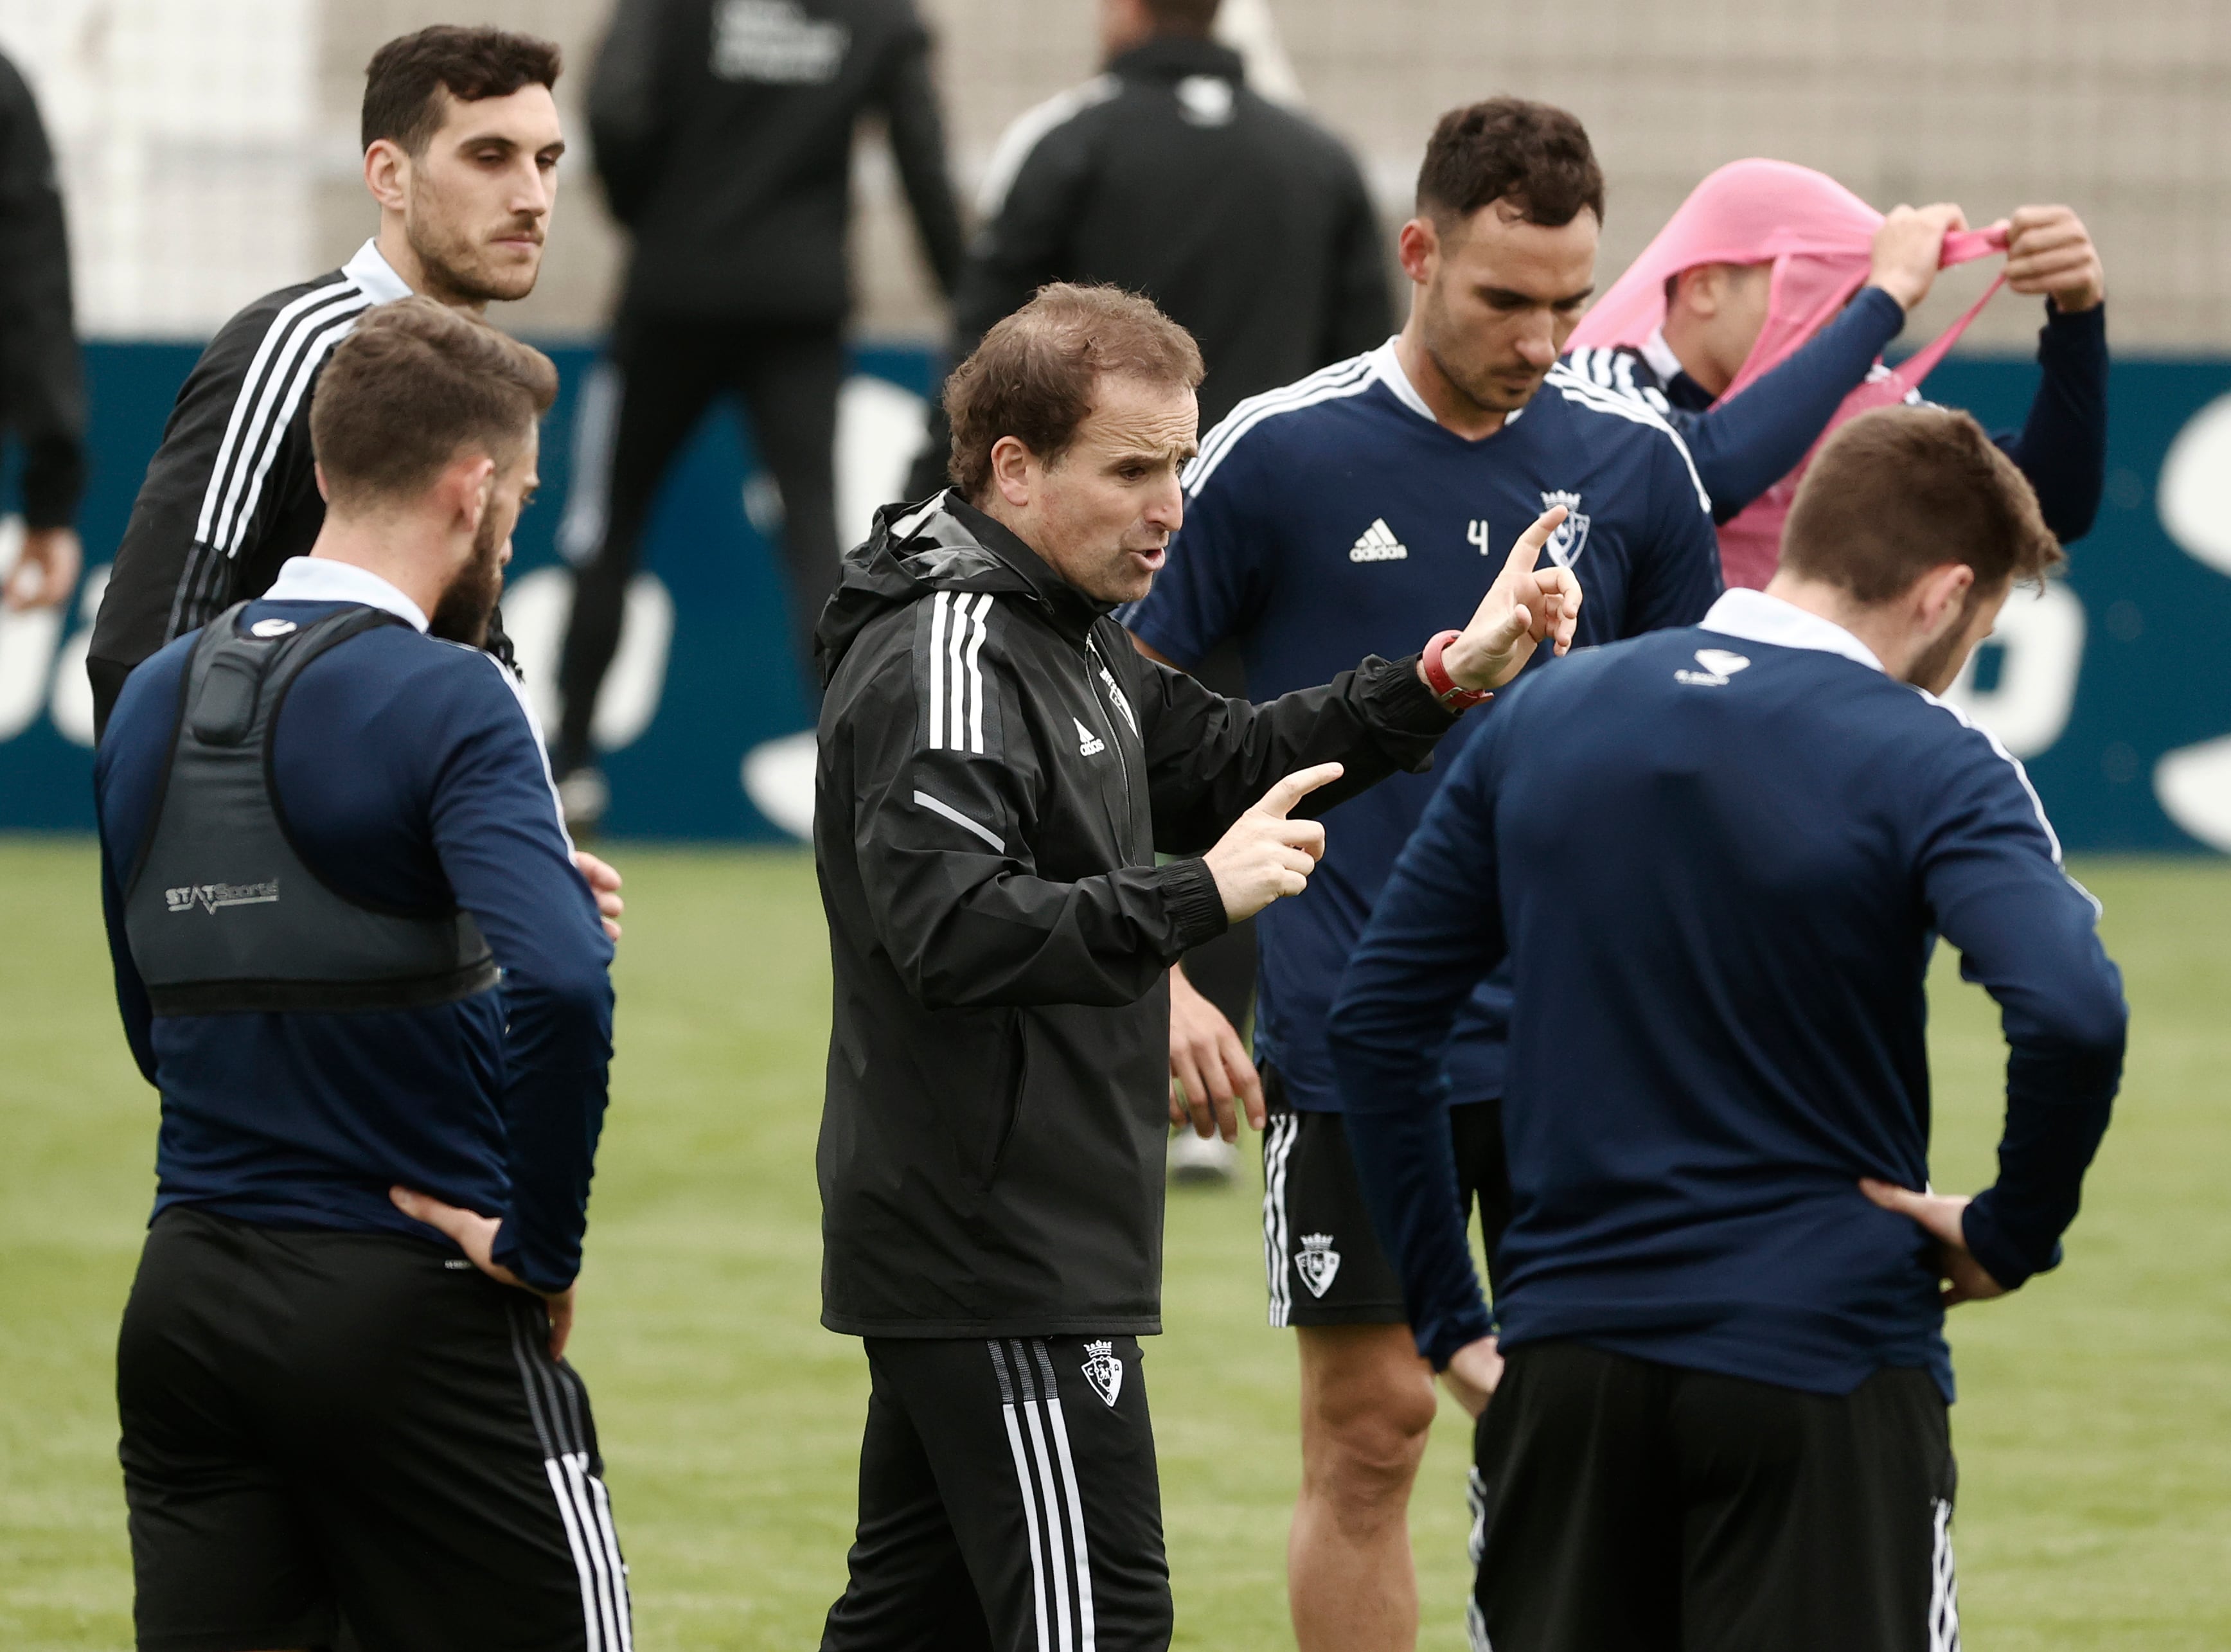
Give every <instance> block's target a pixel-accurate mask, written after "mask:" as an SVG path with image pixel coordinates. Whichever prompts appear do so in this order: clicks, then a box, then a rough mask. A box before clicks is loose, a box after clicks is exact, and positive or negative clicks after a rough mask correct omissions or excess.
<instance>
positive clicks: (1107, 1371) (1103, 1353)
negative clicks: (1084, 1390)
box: [1077, 1342, 1123, 1406]
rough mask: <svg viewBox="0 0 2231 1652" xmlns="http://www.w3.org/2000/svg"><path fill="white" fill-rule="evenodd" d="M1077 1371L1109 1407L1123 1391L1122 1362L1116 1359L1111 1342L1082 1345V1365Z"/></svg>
mask: <svg viewBox="0 0 2231 1652" xmlns="http://www.w3.org/2000/svg"><path fill="white" fill-rule="evenodd" d="M1077 1369H1078V1370H1079V1371H1083V1373H1084V1380H1085V1381H1086V1382H1088V1383H1090V1384H1092V1391H1093V1392H1094V1393H1096V1394H1097V1395H1099V1396H1100V1397H1101V1399H1102V1400H1103V1402H1104V1403H1105V1404H1109V1405H1111V1406H1112V1405H1114V1404H1115V1397H1116V1396H1117V1395H1118V1394H1120V1393H1122V1391H1123V1362H1122V1360H1120V1359H1118V1358H1116V1357H1115V1344H1114V1343H1112V1342H1088V1343H1086V1344H1085V1345H1084V1363H1083V1365H1080V1366H1078V1367H1077Z"/></svg>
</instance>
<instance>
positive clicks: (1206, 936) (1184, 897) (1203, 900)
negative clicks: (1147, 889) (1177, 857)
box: [1155, 856, 1232, 958]
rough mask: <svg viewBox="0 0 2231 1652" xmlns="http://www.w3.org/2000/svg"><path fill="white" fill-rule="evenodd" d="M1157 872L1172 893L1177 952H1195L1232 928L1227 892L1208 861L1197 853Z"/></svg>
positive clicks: (1170, 894)
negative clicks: (1227, 911) (1226, 898)
mask: <svg viewBox="0 0 2231 1652" xmlns="http://www.w3.org/2000/svg"><path fill="white" fill-rule="evenodd" d="M1155 875H1156V876H1157V877H1158V878H1160V879H1161V883H1162V887H1163V888H1164V890H1165V891H1166V892H1167V894H1168V896H1169V903H1170V919H1171V921H1172V923H1173V924H1174V926H1175V928H1176V937H1175V939H1176V945H1177V952H1176V953H1174V954H1173V955H1172V956H1173V958H1175V957H1176V956H1178V955H1180V954H1183V953H1185V952H1191V951H1192V950H1193V948H1194V947H1196V946H1198V945H1200V944H1201V943H1202V942H1203V941H1206V940H1214V939H1216V938H1217V937H1218V936H1219V935H1221V934H1222V933H1223V932H1225V930H1227V929H1229V928H1231V927H1232V920H1231V919H1230V918H1228V917H1226V916H1225V911H1224V892H1223V891H1222V890H1220V889H1219V888H1218V887H1216V874H1214V873H1212V872H1211V871H1210V870H1209V869H1208V862H1207V861H1204V860H1201V859H1200V858H1199V857H1198V856H1195V857H1193V858H1192V859H1189V860H1183V861H1169V862H1168V863H1167V864H1166V865H1163V866H1161V867H1158V868H1155Z"/></svg>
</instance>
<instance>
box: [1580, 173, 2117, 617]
mask: <svg viewBox="0 0 2231 1652" xmlns="http://www.w3.org/2000/svg"><path fill="white" fill-rule="evenodd" d="M2001 254H2004V255H2005V257H2006V263H2005V267H2004V268H2003V269H2001V272H2000V274H1999V276H1998V279H1997V280H1996V281H1994V282H1993V283H1992V285H1991V287H1990V288H1989V290H1988V291H1986V292H1985V294H1983V296H1982V299H1980V300H1977V301H1976V304H1975V305H1974V306H1973V307H1970V308H1969V310H1968V311H1967V312H1966V313H1964V314H1963V315H1962V316H1961V317H1960V319H1958V320H1956V322H1954V323H1953V324H1952V326H1950V327H1949V328H1947V329H1946V330H1945V332H1943V334H1942V335H1940V336H1939V337H1938V338H1937V339H1936V340H1934V341H1933V342H1932V343H1930V345H1927V346H1925V347H1924V349H1922V350H1921V351H1919V352H1917V353H1916V354H1915V355H1913V356H1911V357H1910V358H1907V359H1906V360H1905V361H1904V362H1903V363H1902V364H1900V365H1898V367H1896V368H1895V369H1889V368H1885V366H1884V365H1883V363H1882V360H1881V355H1882V352H1883V350H1884V349H1885V346H1887V345H1889V344H1890V342H1891V341H1892V339H1895V338H1896V337H1897V336H1898V332H1900V330H1901V329H1902V328H1903V327H1904V325H1905V318H1906V313H1907V312H1908V311H1910V310H1911V308H1912V307H1914V306H1915V305H1916V304H1917V303H1919V302H1920V300H1922V298H1923V297H1924V296H1925V295H1926V294H1927V293H1928V291H1929V288H1930V284H1931V282H1932V281H1934V280H1935V278H1936V274H1937V271H1938V270H1939V269H1940V268H1950V266H1952V265H1954V264H1960V263H1966V262H1969V261H1971V260H1975V259H1979V258H1988V257H1995V256H1998V255H2001ZM2002 285H2003V286H2007V287H2012V288H2013V289H2014V291H2015V292H2017V293H2027V294H2041V295H2044V296H2046V298H2047V304H2046V324H2045V327H2044V329H2043V331H2042V332H2040V334H2039V338H2038V365H2039V366H2040V369H2041V370H2042V374H2043V377H2042V380H2041V382H2040V384H2039V386H2038V390H2037V395H2036V397H2035V398H2034V400H2033V401H2032V403H2031V404H2030V410H2029V417H2028V419H2027V423H2024V425H2023V427H2022V428H2021V430H2020V431H2018V432H2016V431H2008V432H2001V433H1998V434H1997V435H1996V436H1995V440H1996V442H1998V445H1999V446H2000V447H2001V448H2003V449H2004V450H2005V451H2006V453H2007V455H2008V457H2010V458H2012V459H2013V460H2014V462H2015V463H2016V464H2017V465H2018V466H2019V467H2020V468H2021V471H2022V473H2023V474H2025V475H2026V476H2027V477H2028V479H2029V481H2030V485H2031V486H2032V487H2034V488H2035V489H2036V490H2037V494H2038V502H2039V504H2040V506H2041V507H2042V508H2043V511H2044V514H2045V519H2046V524H2047V526H2048V527H2050V528H2051V529H2052V530H2053V533H2054V534H2055V535H2056V536H2057V537H2058V538H2059V539H2060V540H2061V541H2062V542H2063V543H2064V544H2066V543H2067V542H2069V541H2071V540H2073V539H2079V538H2081V537H2082V536H2083V535H2084V534H2085V533H2086V532H2088V531H2089V530H2090V528H2091V526H2092V517H2093V515H2094V514H2095V513H2097V511H2098V504H2099V494H2100V489H2101V487H2102V485H2103V483H2104V480H2105V469H2106V429H2107V334H2106V311H2105V301H2104V300H2105V276H2104V274H2103V272H2102V269H2101V266H2100V261H2099V255H2098V251H2097V250H2096V249H2095V248H2093V246H2092V238H2091V236H2090V235H2089V234H2088V233H2087V232H2086V229H2085V228H2084V225H2083V223H2082V222H2081V221H2080V220H2079V219H2078V217H2077V216H2076V215H2075V213H2074V212H2073V211H2071V210H2069V209H2068V208H2066V207H2064V206H2026V207H2021V208H2019V209H2017V210H2015V211H2014V214H2013V215H2012V216H2009V217H2008V218H2004V219H2001V221H1999V222H1998V223H1995V224H1992V225H1990V226H1989V227H1988V228H1986V229H1972V230H1971V229H1969V228H1968V227H1967V220H1966V217H1965V216H1964V215H1963V213H1962V212H1961V210H1960V209H1959V208H1958V207H1956V206H1951V205H1947V204H1939V205H1936V206H1928V207H1922V208H1919V209H1916V208H1912V207H1906V206H1901V207H1898V208H1896V209H1895V210H1892V212H1891V213H1890V215H1889V216H1887V217H1885V216H1884V215H1883V214H1881V213H1879V212H1877V211H1876V210H1874V209H1873V208H1872V207H1870V206H1869V205H1867V203H1866V202H1864V201H1862V200H1860V199H1859V197H1857V196H1856V195H1853V193H1852V192H1851V191H1850V190H1847V189H1846V188H1845V187H1844V186H1843V185H1842V184H1839V183H1837V182H1836V181H1835V180H1834V179H1833V178H1831V177H1827V176H1826V175H1825V174H1823V173H1820V172H1816V171H1813V170H1811V169H1810V168H1808V167H1803V166H1795V165H1790V164H1789V163H1788V162H1786V161H1774V160H1741V161H1735V162H1732V163H1730V165H1725V166H1723V167H1721V168H1720V169H1719V170H1718V171H1715V172H1713V173H1712V174H1710V176H1709V177H1706V178H1705V179H1704V182H1703V183H1701V184H1698V186H1697V188H1696V189H1695V190H1694V191H1692V192H1691V195H1690V197H1689V198H1688V199H1687V200H1686V201H1685V202H1684V203H1682V204H1681V207H1680V209H1679V210H1678V211H1676V212H1675V213H1674V215H1673V216H1672V218H1671V219H1670V220H1669V221H1668V222H1667V223H1666V225H1665V228H1664V229H1661V230H1659V233H1658V236H1657V237H1656V239H1654V240H1653V241H1652V242H1651V243H1650V245H1649V246H1648V247H1646V248H1644V249H1643V252H1642V255H1641V256H1640V257H1639V258H1637V259H1636V260H1635V261H1634V262H1633V265H1632V266H1630V267H1629V268H1628V269H1627V271H1626V274H1624V275H1622V276H1621V277H1620V279H1619V281H1617V282H1615V283H1614V284H1613V287H1612V288H1611V290H1610V291H1609V292H1607V293H1606V294H1604V296H1603V297H1602V298H1601V300H1598V301H1597V302H1596V304H1595V305H1594V307H1592V308H1591V309H1590V310H1589V312H1588V314H1587V315H1586V316H1584V317H1583V318H1582V319H1581V323H1580V326H1578V327H1577V328H1576V329H1575V331H1574V334H1573V339H1572V345H1571V354H1570V357H1569V360H1570V362H1571V365H1573V367H1574V368H1575V370H1576V371H1580V372H1581V373H1582V374H1584V375H1586V376H1587V377H1588V378H1591V379H1593V380H1594V381H1595V382H1596V383H1597V384H1600V385H1602V386H1603V387H1605V388H1607V389H1611V390H1620V391H1623V392H1625V393H1626V394H1628V395H1631V396H1633V397H1637V398H1638V399H1639V400H1640V401H1642V402H1644V403H1647V404H1648V405H1649V406H1651V407H1652V408H1653V409H1655V410H1657V411H1658V412H1659V413H1660V414H1662V415H1663V416H1665V417H1666V418H1667V419H1668V420H1669V421H1670V422H1671V423H1672V424H1673V425H1674V427H1675V428H1676V429H1678V430H1679V431H1680V432H1681V434H1682V436H1683V437H1684V438H1685V440H1686V441H1687V442H1688V444H1689V448H1690V450H1691V454H1692V455H1693V456H1694V458H1695V460H1696V463H1697V469H1698V474H1699V475H1700V476H1701V477H1702V478H1703V480H1704V487H1705V489H1706V491H1707V492H1709V493H1710V494H1711V497H1712V515H1713V519H1714V520H1715V521H1716V522H1717V523H1718V525H1719V532H1720V551H1721V561H1722V565H1723V569H1724V571H1725V573H1726V577H1727V582H1728V584H1730V585H1743V586H1750V587H1754V588H1756V587H1758V586H1762V585H1764V584H1766V582H1767V580H1768V578H1770V577H1771V576H1772V574H1773V572H1774V569H1775V562H1776V560H1777V557H1778V550H1779V546H1780V543H1781V537H1782V519H1783V517H1784V516H1785V515H1787V514H1788V508H1789V500H1790V498H1791V496H1792V495H1793V494H1795V490H1796V487H1797V482H1798V479H1799V478H1800V477H1801V476H1802V475H1803V474H1804V468H1805V464H1806V462H1807V458H1808V457H1809V455H1810V454H1811V452H1812V450H1813V448H1814V447H1815V446H1816V445H1817V443H1818V442H1819V441H1820V438H1821V437H1822V436H1825V435H1826V434H1827V432H1828V431H1829V430H1831V429H1834V428H1835V427H1836V426H1837V425H1838V424H1840V423H1842V422H1843V421H1844V420H1845V419H1846V418H1849V417H1851V416H1853V414H1855V413H1858V412H1860V411H1863V410H1866V408H1869V407H1875V406H1880V405H1882V404H1884V403H1888V402H1893V401H1898V400H1918V399H1919V386H1920V384H1921V382H1922V380H1923V379H1924V378H1925V377H1926V376H1927V374H1928V373H1929V371H1930V369H1932V368H1933V367H1935V366H1936V365H1937V361H1938V359H1939V358H1941V357H1942V356H1943V354H1944V352H1946V351H1947V350H1949V349H1950V347H1951V346H1952V345H1953V344H1954V343H1956V341H1957V340H1958V339H1959V337H1960V335H1961V333H1962V332H1964V331H1965V330H1966V328H1967V326H1968V324H1969V322H1971V321H1972V320H1974V319H1975V318H1976V315H1977V314H1978V313H1981V311H1982V307H1983V306H1984V304H1986V303H1988V302H1989V300H1990V299H1991V297H1992V296H1993V295H1994V294H1995V293H1996V292H1997V291H1998V289H1999V287H2001V286H2002Z"/></svg>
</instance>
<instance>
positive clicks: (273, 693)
mask: <svg viewBox="0 0 2231 1652" xmlns="http://www.w3.org/2000/svg"><path fill="white" fill-rule="evenodd" d="M247 606H248V604H247V603H238V604H236V605H235V606H234V607H232V608H230V609H228V610H226V611H225V612H224V613H223V614H221V615H219V616H217V618H216V619H215V620H213V621H211V622H210V624H209V626H208V627H207V628H206V629H204V631H203V632H202V635H201V638H200V640H199V641H198V642H197V643H196V644H195V645H194V651H193V656H192V658H191V660H190V661H188V663H187V667H186V674H185V680H184V689H183V692H182V693H181V694H180V695H179V702H178V724H177V727H176V730H175V732H174V733H173V734H172V736H171V762H170V767H169V770H168V771H167V773H166V775H165V780H164V786H163V791H162V797H161V801H160V802H159V803H158V804H157V806H156V810H155V813H154V816H153V819H152V823H151V824H150V825H149V827H148V829H147V836H146V842H144V843H143V844H142V845H141V847H140V850H139V858H138V860H137V861H136V862H135V863H134V865H133V868H132V871H131V874H130V876H129V878H128V880H127V881H126V885H125V895H124V908H125V931H126V935H127V937H128V938H129V939H130V942H131V946H132V957H133V962H134V963H136V964H137V965H139V973H140V976H141V978H143V979H144V980H145V981H146V985H147V993H148V997H149V999H150V1001H151V1003H152V1008H153V1010H154V1012H155V1013H156V1014H157V1015H158V1016H193V1015H218V1014H223V1013H226V1012H229V1011H237V1010H326V1011H334V1010H340V1011H347V1010H411V1009H418V1008H422V1007H424V1006H426V1005H430V1004H437V1003H454V1002H456V1000H458V999H460V998H465V997H471V996H472V995H473V994H474V993H476V992H482V991H486V990H487V989H488V988H489V987H491V986H494V985H495V983H496V978H497V971H496V967H495V958H493V956H492V955H491V954H490V952H489V951H488V942H487V941H486V939H483V938H482V934H481V932H480V927H479V926H478V925H476V924H475V923H474V921H473V920H472V916H471V914H470V913H465V912H461V911H459V910H457V909H456V907H450V908H449V910H447V911H443V912H431V913H411V912H401V911H395V910H391V909H387V908H383V907H374V906H372V905H370V904H367V903H366V902H364V901H361V900H354V899H352V898H351V897H350V896H347V895H345V894H341V893H340V891H339V890H337V889H335V888H333V887H332V886H331V885H330V884H328V883H327V882H326V881H324V880H323V879H321V878H320V877H319V876H318V874H316V873H315V872H314V871H312V870H311V869H310V868H309V866H308V865H307V863H306V862H305V861H303V859H302V857H301V855H298V854H296V853H295V850H294V843H293V842H292V841H291V840H290V839H289V837H288V832H287V825H286V820H285V817H284V816H282V815H281V811H280V808H279V803H278V799H277V797H275V794H274V791H273V788H272V755H271V753H272V737H273V733H274V731H275V730H276V728H277V727H278V723H279V711H280V707H281V706H283V705H284V704H285V703H286V699H287V691H288V689H289V688H291V687H293V686H294V681H295V679H296V678H298V677H299V676H301V674H302V670H303V668H304V667H306V666H307V665H308V664H309V663H310V662H311V661H313V660H314V659H316V658H317V657H318V656H319V655H321V654H324V653H326V652H327V650H328V649H336V648H340V647H341V646H342V645H343V644H345V643H346V642H348V641H349V640H350V639H351V638H352V637H356V636H362V635H363V634H364V633H365V632H366V631H368V630H370V629H372V628H373V627H374V626H378V625H395V624H400V623H402V622H400V621H399V620H397V619H396V618H395V617H394V616H392V615H390V614H385V613H383V612H381V611H380V610H378V609H369V608H354V607H352V608H348V609H346V610H342V611H341V612H340V613H338V614H333V615H330V616H327V617H325V618H322V619H319V620H315V621H313V622H312V623H309V624H308V625H297V624H296V623H294V621H292V620H285V619H263V620H258V621H257V622H256V623H255V624H254V625H253V626H251V627H249V629H248V630H247V631H246V632H241V631H240V630H239V629H238V625H239V619H240V614H241V610H243V609H244V608H246V607H247ZM334 760H335V761H340V762H345V761H346V760H347V758H346V754H340V753H337V754H335V757H334Z"/></svg>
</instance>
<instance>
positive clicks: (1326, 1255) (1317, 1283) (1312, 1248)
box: [1294, 1233, 1340, 1296]
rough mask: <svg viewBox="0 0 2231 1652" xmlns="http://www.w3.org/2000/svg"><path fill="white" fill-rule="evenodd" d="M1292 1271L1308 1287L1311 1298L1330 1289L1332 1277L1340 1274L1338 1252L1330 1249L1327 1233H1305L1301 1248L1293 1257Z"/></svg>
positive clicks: (1330, 1238) (1330, 1243)
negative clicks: (1299, 1276) (1300, 1277)
mask: <svg viewBox="0 0 2231 1652" xmlns="http://www.w3.org/2000/svg"><path fill="white" fill-rule="evenodd" d="M1294 1271H1295V1272H1296V1273H1297V1274H1300V1275H1301V1276H1302V1283H1303V1284H1304V1285H1306V1286H1308V1287H1310V1295H1311V1296H1322V1295H1323V1294H1325V1293H1326V1292H1327V1291H1329V1290H1330V1289H1331V1288H1332V1281H1333V1275H1334V1274H1337V1273H1339V1272H1340V1252H1338V1251H1337V1250H1335V1249H1333V1248H1332V1236H1331V1235H1330V1234H1329V1233H1305V1234H1303V1236H1302V1248H1301V1249H1300V1250H1299V1251H1298V1252H1297V1253H1296V1254H1295V1256H1294Z"/></svg>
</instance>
